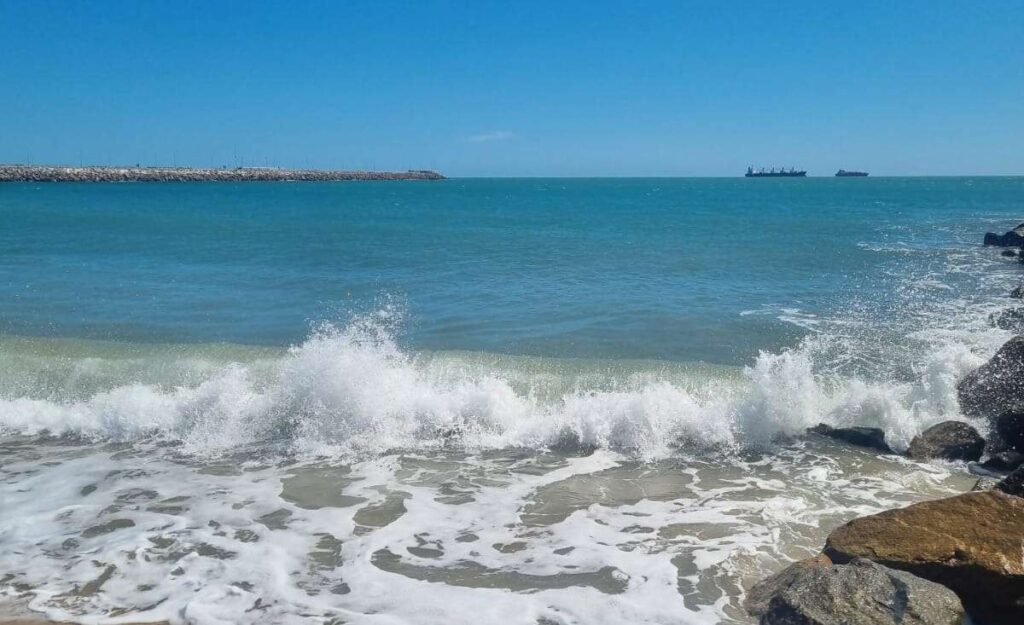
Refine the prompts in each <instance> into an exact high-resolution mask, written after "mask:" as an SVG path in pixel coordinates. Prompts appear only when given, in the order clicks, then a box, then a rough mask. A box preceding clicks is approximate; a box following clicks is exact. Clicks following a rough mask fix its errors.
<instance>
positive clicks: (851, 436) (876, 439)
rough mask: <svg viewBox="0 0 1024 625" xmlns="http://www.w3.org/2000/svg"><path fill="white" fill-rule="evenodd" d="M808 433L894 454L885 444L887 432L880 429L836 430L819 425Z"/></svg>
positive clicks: (856, 428)
mask: <svg viewBox="0 0 1024 625" xmlns="http://www.w3.org/2000/svg"><path fill="white" fill-rule="evenodd" d="M807 431H808V432H812V433H814V434H820V435H821V436H827V437H829V438H834V439H837V440H841V441H843V442H845V443H849V444H851V445H856V446H858V447H869V448H871V449H877V450H878V451H881V452H884V453H892V450H891V449H890V448H889V446H888V445H886V444H885V432H884V431H883V430H881V429H879V428H864V427H852V428H834V427H832V426H830V425H826V424H824V423H819V424H818V425H816V426H814V427H812V428H808V429H807Z"/></svg>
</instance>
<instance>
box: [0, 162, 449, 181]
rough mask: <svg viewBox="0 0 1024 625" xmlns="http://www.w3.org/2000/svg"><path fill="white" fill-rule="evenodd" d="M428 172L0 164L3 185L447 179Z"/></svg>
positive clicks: (0, 178) (422, 170) (420, 170)
mask: <svg viewBox="0 0 1024 625" xmlns="http://www.w3.org/2000/svg"><path fill="white" fill-rule="evenodd" d="M444 179H445V177H444V176H442V175H441V174H439V173H437V172H435V171H430V170H427V169H410V170H408V171H404V172H393V171H343V170H324V169H285V168H281V167H235V168H233V169H227V168H202V167H138V166H136V167H107V166H92V165H89V166H83V167H65V166H46V165H0V182H331V181H361V180H444Z"/></svg>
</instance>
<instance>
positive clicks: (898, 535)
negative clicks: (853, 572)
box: [824, 475, 1024, 625]
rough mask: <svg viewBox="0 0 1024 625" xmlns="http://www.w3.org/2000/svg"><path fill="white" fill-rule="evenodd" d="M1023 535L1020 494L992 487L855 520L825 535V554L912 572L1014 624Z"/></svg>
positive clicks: (1022, 589) (1020, 600)
mask: <svg viewBox="0 0 1024 625" xmlns="http://www.w3.org/2000/svg"><path fill="white" fill-rule="evenodd" d="M1022 477H1024V475H1022ZM1022 481H1024V480H1022ZM1022 535H1024V498H1021V497H1014V496H1012V495H1009V494H1006V493H1004V492H1001V491H1000V490H990V491H985V492H971V493H966V494H963V495H958V496H956V497H949V498H947V499H940V500H936V501H926V502H922V503H918V504H914V505H911V506H908V507H906V508H900V509H897V510H888V511H886V512H882V513H880V514H875V515H872V516H867V517H862V518H859V519H855V520H853V521H850V522H849V523H847V524H846V525H843V526H842V527H840V528H838V529H836V530H835V531H833V532H832V534H831V535H829V537H828V540H827V542H826V543H825V549H824V553H825V554H826V555H827V556H828V557H829V558H830V559H831V560H832V561H833V562H836V563H839V564H842V563H847V562H850V561H852V560H853V559H855V558H868V559H871V560H873V561H875V562H877V563H879V564H883V565H885V566H888V567H891V568H895V569H899V570H903V571H907V572H909V573H912V574H914V575H918V576H920V577H923V578H925V579H928V580H931V581H933V582H936V583H939V584H942V585H944V586H946V587H948V588H950V589H952V590H953V591H954V592H956V594H957V595H959V597H960V599H961V600H962V601H963V603H964V605H965V606H966V608H967V610H968V611H969V612H971V613H972V614H973V615H976V616H978V617H979V618H980V619H981V620H982V621H984V622H988V623H993V624H1000V625H1001V624H1005V625H1009V624H1010V623H1014V624H1016V625H1019V624H1020V623H1022V622H1024V544H1022V542H1021V536H1022Z"/></svg>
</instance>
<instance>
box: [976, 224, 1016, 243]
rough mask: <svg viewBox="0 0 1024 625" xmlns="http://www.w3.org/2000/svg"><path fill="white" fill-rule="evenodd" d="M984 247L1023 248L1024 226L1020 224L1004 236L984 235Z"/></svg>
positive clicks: (987, 233) (991, 233)
mask: <svg viewBox="0 0 1024 625" xmlns="http://www.w3.org/2000/svg"><path fill="white" fill-rule="evenodd" d="M985 245H996V246H999V247H1024V224H1020V225H1019V226H1017V227H1016V228H1014V229H1013V230H1010V231H1009V232H1007V233H1005V234H1002V235H1000V234H996V233H995V232H986V233H985Z"/></svg>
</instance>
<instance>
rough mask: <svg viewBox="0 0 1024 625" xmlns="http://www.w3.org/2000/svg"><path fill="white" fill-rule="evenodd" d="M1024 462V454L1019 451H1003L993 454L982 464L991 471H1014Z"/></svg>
mask: <svg viewBox="0 0 1024 625" xmlns="http://www.w3.org/2000/svg"><path fill="white" fill-rule="evenodd" d="M1022 464H1024V454H1022V453H1020V452H1017V451H1001V452H999V453H996V454H992V457H990V458H989V459H988V460H986V461H985V462H982V463H981V466H982V467H984V468H985V469H988V470H990V471H1013V470H1014V469H1016V468H1017V467H1019V466H1020V465H1022Z"/></svg>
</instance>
